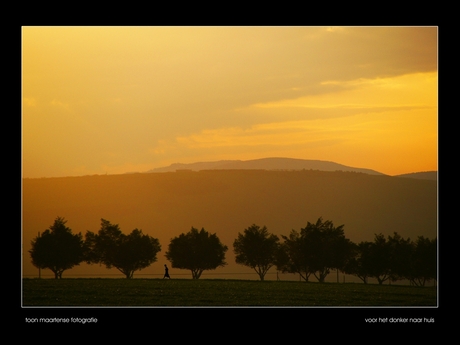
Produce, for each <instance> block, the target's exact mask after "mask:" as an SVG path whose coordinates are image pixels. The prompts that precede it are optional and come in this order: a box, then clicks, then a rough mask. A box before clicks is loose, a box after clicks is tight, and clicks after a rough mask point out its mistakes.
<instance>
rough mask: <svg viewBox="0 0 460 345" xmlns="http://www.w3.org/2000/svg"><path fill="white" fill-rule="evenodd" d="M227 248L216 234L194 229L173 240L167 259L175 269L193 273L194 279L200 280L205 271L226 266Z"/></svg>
mask: <svg viewBox="0 0 460 345" xmlns="http://www.w3.org/2000/svg"><path fill="white" fill-rule="evenodd" d="M227 249H228V248H227V246H225V245H223V244H222V243H221V242H220V240H219V238H218V237H217V235H216V234H210V233H208V232H207V231H206V230H205V229H204V228H202V229H201V230H200V231H198V229H195V228H194V227H192V228H191V230H190V231H189V232H188V233H183V234H180V235H179V236H178V237H175V238H173V239H171V242H170V243H169V248H168V251H167V252H166V254H165V256H166V258H167V259H168V260H169V261H170V262H171V266H172V267H174V268H180V269H188V270H191V271H192V278H193V279H199V278H200V276H201V274H202V273H203V271H205V270H214V269H216V268H217V267H220V266H225V265H226V264H227V263H226V262H225V253H226V251H227Z"/></svg>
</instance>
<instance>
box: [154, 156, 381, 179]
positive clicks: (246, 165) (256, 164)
mask: <svg viewBox="0 0 460 345" xmlns="http://www.w3.org/2000/svg"><path fill="white" fill-rule="evenodd" d="M178 170H192V171H200V170H320V171H338V170H341V171H351V172H360V173H365V174H370V175H385V174H382V173H380V172H378V171H375V170H371V169H363V168H355V167H350V166H346V165H342V164H338V163H334V162H330V161H321V160H309V159H296V158H279V157H271V158H261V159H252V160H246V161H243V160H221V161H215V162H196V163H189V164H183V163H174V164H171V165H170V166H167V167H161V168H156V169H152V170H149V171H147V173H155V172H175V171H178Z"/></svg>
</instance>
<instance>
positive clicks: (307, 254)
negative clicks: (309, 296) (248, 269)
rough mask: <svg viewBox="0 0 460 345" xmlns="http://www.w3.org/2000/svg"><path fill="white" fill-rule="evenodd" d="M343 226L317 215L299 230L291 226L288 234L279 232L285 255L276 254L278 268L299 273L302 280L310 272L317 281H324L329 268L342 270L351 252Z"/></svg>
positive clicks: (350, 244)
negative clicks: (335, 224) (311, 221)
mask: <svg viewBox="0 0 460 345" xmlns="http://www.w3.org/2000/svg"><path fill="white" fill-rule="evenodd" d="M343 227H344V225H340V226H337V227H335V226H334V224H333V222H332V221H330V220H326V221H324V222H323V219H322V218H321V217H320V218H318V220H317V221H316V223H310V222H308V223H307V226H306V227H305V228H302V229H301V230H300V233H298V232H296V231H295V230H292V231H291V233H290V235H289V237H286V236H283V239H284V244H283V245H282V248H283V249H284V252H285V253H286V254H287V255H286V254H284V255H283V254H280V255H279V260H278V264H277V267H278V269H279V270H281V271H283V272H291V273H299V274H300V276H301V277H303V278H304V279H305V281H308V278H309V276H310V274H313V275H314V276H315V277H316V278H317V279H318V281H319V282H324V280H325V278H326V276H327V275H328V274H329V273H330V271H331V269H338V270H343V269H344V268H345V267H346V264H347V262H348V260H350V259H351V258H352V256H353V244H352V242H351V241H350V240H348V239H347V238H345V235H344V230H343Z"/></svg>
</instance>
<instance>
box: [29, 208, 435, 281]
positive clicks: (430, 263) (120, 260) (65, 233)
mask: <svg viewBox="0 0 460 345" xmlns="http://www.w3.org/2000/svg"><path fill="white" fill-rule="evenodd" d="M66 223H67V221H66V220H65V219H64V218H62V217H57V218H56V219H55V221H54V223H53V224H52V225H51V226H50V227H49V229H47V230H45V231H44V232H43V234H41V235H38V236H37V237H35V238H34V239H33V240H32V242H31V245H32V248H31V250H29V253H30V256H31V261H32V264H33V265H34V266H35V267H37V268H39V269H50V270H51V271H52V272H53V273H54V276H55V278H56V279H60V278H62V274H63V272H64V271H66V270H68V269H70V268H72V267H74V266H76V265H79V264H80V263H82V262H86V263H88V264H95V263H99V264H101V265H105V267H106V268H107V269H111V268H112V267H115V268H116V269H118V270H119V271H120V272H121V273H123V275H124V276H125V277H126V278H127V279H130V278H133V275H134V272H136V271H138V270H141V269H144V268H146V267H148V266H150V265H151V264H153V263H154V262H156V261H157V254H158V253H159V252H160V251H161V245H160V242H159V240H158V239H156V238H154V237H152V236H149V235H147V234H144V233H143V232H142V230H139V229H134V230H132V232H131V233H130V234H128V235H126V234H124V233H123V232H122V231H121V229H120V228H119V226H118V224H112V223H110V222H109V221H108V220H105V219H101V228H100V230H99V231H98V232H97V233H93V232H91V231H87V232H86V234H85V236H83V235H82V234H81V233H78V234H74V233H72V230H71V229H70V228H69V227H67V226H66ZM227 250H228V247H227V246H226V245H224V244H222V243H221V241H220V240H219V238H218V236H217V235H216V234H210V233H209V232H207V231H206V230H205V229H204V228H202V229H201V230H198V229H195V228H193V227H192V228H191V230H190V231H189V232H187V233H182V234H181V235H179V236H177V237H175V238H173V239H171V241H170V243H169V245H168V250H167V251H166V253H165V257H166V258H167V259H168V260H169V261H170V262H171V266H172V267H174V268H179V269H186V270H190V271H191V273H192V278H193V279H199V278H200V276H201V274H202V273H203V271H205V270H215V269H216V268H218V267H221V266H225V265H226V264H227V263H226V262H225V253H226V252H227ZM233 251H234V253H235V262H236V263H237V264H240V265H244V266H247V267H250V268H251V269H253V270H254V271H255V272H256V273H257V274H258V276H259V278H260V280H262V281H263V280H264V278H265V275H266V274H267V272H268V271H269V269H270V268H272V267H276V269H277V270H278V271H281V272H283V273H296V274H299V276H300V277H301V279H303V280H304V281H306V282H308V281H309V280H310V278H311V277H312V276H313V277H315V278H316V279H317V281H318V282H320V283H322V282H324V281H325V278H326V277H327V275H328V274H329V273H330V272H331V271H332V270H337V271H342V272H343V273H346V274H349V275H353V276H356V277H358V278H359V279H360V280H361V281H362V282H363V283H365V284H367V283H368V281H369V278H375V279H376V280H377V281H378V283H379V284H383V283H384V282H385V281H398V280H403V279H407V280H409V281H410V282H411V284H413V285H417V286H425V285H426V283H427V282H429V281H436V279H437V238H434V239H429V238H425V237H423V236H418V237H417V239H416V240H415V241H412V240H411V239H410V238H407V239H405V238H403V237H401V236H400V235H399V234H398V233H397V232H394V233H393V235H392V236H387V237H385V236H384V235H383V234H375V237H374V241H372V242H370V241H362V242H360V243H354V242H352V241H350V240H349V239H348V238H346V236H345V233H344V225H340V226H335V225H334V224H333V222H332V221H330V220H325V221H324V220H323V219H322V217H320V218H318V220H317V221H316V222H314V223H310V222H307V225H306V226H305V227H304V228H301V229H300V231H296V230H291V232H290V233H289V234H288V235H287V236H285V235H282V236H281V238H280V237H278V236H277V235H274V234H271V233H269V231H268V229H267V227H265V226H263V227H260V226H258V225H256V224H252V225H251V226H250V227H248V228H246V229H244V231H243V232H242V233H238V236H237V238H236V239H235V240H234V242H233Z"/></svg>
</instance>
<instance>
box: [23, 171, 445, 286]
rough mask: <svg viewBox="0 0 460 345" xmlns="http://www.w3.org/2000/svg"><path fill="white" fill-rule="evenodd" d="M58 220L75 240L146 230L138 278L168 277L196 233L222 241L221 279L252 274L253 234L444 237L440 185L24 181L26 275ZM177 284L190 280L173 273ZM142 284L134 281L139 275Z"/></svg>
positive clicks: (208, 176)
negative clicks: (244, 245) (327, 229)
mask: <svg viewBox="0 0 460 345" xmlns="http://www.w3.org/2000/svg"><path fill="white" fill-rule="evenodd" d="M57 216H61V217H64V218H65V219H67V221H68V223H67V226H69V227H70V228H71V229H72V230H73V232H74V233H78V232H81V233H82V234H84V233H86V231H87V230H91V231H93V232H97V231H98V230H99V228H100V219H101V218H104V219H107V220H109V221H110V222H112V223H115V224H119V225H120V228H121V230H122V231H124V232H125V233H128V232H131V231H132V230H133V229H134V228H139V229H142V230H143V231H144V232H145V233H148V234H150V235H152V236H154V237H157V238H158V239H159V240H160V243H161V245H162V251H161V252H160V253H159V257H158V262H156V263H154V264H153V265H152V266H150V267H149V268H147V269H145V270H144V271H142V272H140V273H144V274H162V273H163V272H162V265H163V264H164V263H167V260H166V259H165V257H164V253H165V252H166V251H167V248H168V244H169V241H170V239H171V238H172V237H175V236H178V235H179V234H181V233H183V232H187V231H189V230H190V228H191V227H192V226H193V227H195V228H201V227H204V228H205V229H206V230H207V231H209V232H211V233H216V234H217V235H218V236H219V238H220V239H221V241H222V242H223V243H224V244H226V245H227V246H228V247H229V251H228V252H227V263H228V266H226V267H225V268H219V269H217V270H216V271H215V273H219V272H222V273H225V272H241V273H245V272H251V273H252V271H251V270H250V269H248V268H245V267H243V266H240V265H236V264H235V261H234V255H233V241H234V239H235V238H236V237H237V235H238V232H243V231H244V229H245V228H247V227H249V226H250V225H252V224H254V223H255V224H257V225H260V226H263V225H265V226H267V228H268V230H269V231H270V232H272V233H275V234H277V235H281V234H283V235H287V234H288V233H289V232H290V230H291V229H295V230H300V228H301V227H304V226H305V225H306V224H307V222H308V221H310V222H315V221H316V220H317V219H318V217H320V216H322V217H323V218H324V219H328V220H332V221H333V222H334V224H336V225H341V224H345V227H344V229H345V235H346V236H347V237H348V238H350V239H351V240H352V241H354V242H359V241H363V240H369V241H372V240H373V238H374V234H375V233H380V232H381V233H384V234H385V235H387V234H393V232H398V233H399V234H400V235H402V236H403V237H410V238H411V239H416V237H417V236H419V235H422V236H425V237H429V238H434V237H436V235H437V183H436V181H430V180H419V179H409V178H397V177H390V176H379V175H369V174H363V173H352V172H324V171H309V170H305V171H264V170H215V171H200V172H176V173H152V174H127V175H109V176H103V175H102V176H83V177H66V178H46V179H25V180H24V181H23V250H24V255H23V257H24V262H23V267H24V272H23V273H24V275H25V276H33V275H35V276H36V275H37V272H38V270H37V269H36V268H35V267H33V266H32V264H31V263H30V256H29V254H28V250H29V249H30V241H31V240H32V238H33V237H35V236H37V234H38V232H43V231H44V230H45V229H47V228H48V227H49V226H50V225H51V224H52V223H53V221H54V219H55V218H56V217H57ZM72 273H73V274H88V273H91V274H98V273H102V274H107V273H110V274H113V273H118V272H117V271H116V270H115V269H112V270H107V269H105V267H99V266H98V265H94V266H88V265H86V264H84V265H80V266H79V267H76V268H74V269H72V270H70V271H68V272H64V277H65V276H66V274H67V275H69V274H72ZM170 273H171V274H172V275H174V274H177V273H181V274H186V276H183V277H186V278H188V274H189V272H187V271H182V270H177V269H176V270H175V269H172V270H171V272H170ZM134 276H136V273H135V274H134Z"/></svg>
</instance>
